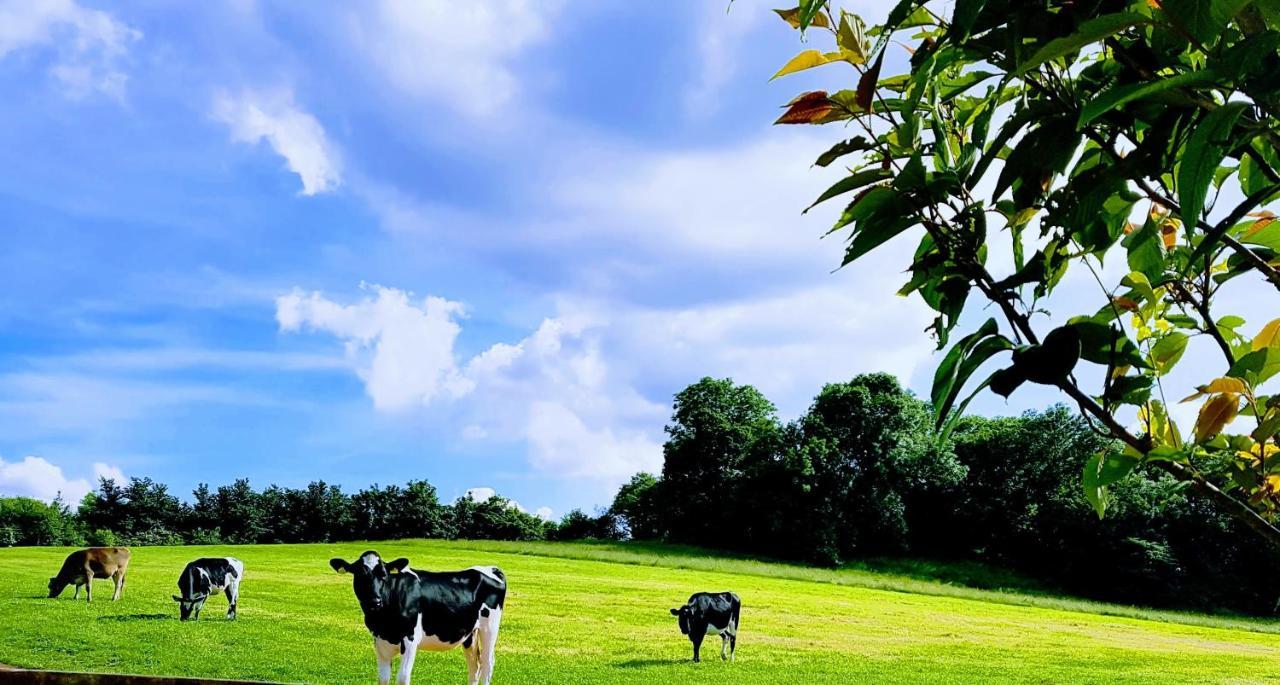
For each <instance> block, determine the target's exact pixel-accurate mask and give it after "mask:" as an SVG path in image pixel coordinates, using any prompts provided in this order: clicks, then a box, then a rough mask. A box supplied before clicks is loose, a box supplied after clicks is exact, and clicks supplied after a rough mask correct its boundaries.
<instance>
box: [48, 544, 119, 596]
mask: <svg viewBox="0 0 1280 685" xmlns="http://www.w3.org/2000/svg"><path fill="white" fill-rule="evenodd" d="M128 570H129V549H128V548H127V547H90V548H89V549H81V550H76V551H74V552H72V553H71V554H68V555H67V558H66V559H65V560H64V561H63V562H62V568H61V569H59V570H58V575H56V576H54V577H52V578H50V579H49V597H50V599H52V598H54V597H57V596H58V595H60V594H62V590H63V589H64V588H66V587H67V586H68V585H72V584H74V585H75V586H76V593H75V594H74V595H72V599H76V598H78V597H79V596H80V586H81V585H83V586H84V599H85V601H86V602H92V601H93V579H94V578H101V579H103V580H106V579H107V578H110V579H111V581H112V582H113V583H115V586H116V589H115V592H114V593H113V594H112V595H111V601H113V602H114V601H115V600H117V599H120V595H121V593H123V592H124V574H125V572H127V571H128Z"/></svg>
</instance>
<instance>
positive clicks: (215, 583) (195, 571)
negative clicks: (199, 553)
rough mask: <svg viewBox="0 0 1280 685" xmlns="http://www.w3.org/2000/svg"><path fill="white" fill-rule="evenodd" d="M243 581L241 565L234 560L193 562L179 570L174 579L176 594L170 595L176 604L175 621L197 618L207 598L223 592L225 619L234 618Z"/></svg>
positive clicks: (199, 560)
mask: <svg viewBox="0 0 1280 685" xmlns="http://www.w3.org/2000/svg"><path fill="white" fill-rule="evenodd" d="M241 580H244V563H243V562H241V561H240V560H239V559H236V558H234V557H213V558H204V559H196V560H195V561H193V562H191V563H189V564H187V567H186V568H184V569H182V575H180V576H178V591H179V592H181V593H182V595H181V596H178V595H174V596H173V600H174V601H175V602H177V603H178V611H179V618H181V619H182V620H183V621H185V620H187V619H190V618H200V610H201V609H203V608H204V603H205V600H207V599H209V595H216V594H218V593H219V592H226V593H227V604H228V606H227V618H229V619H234V618H235V617H236V604H238V603H239V601H240V581H241Z"/></svg>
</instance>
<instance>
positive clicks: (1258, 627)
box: [0, 541, 1280, 685]
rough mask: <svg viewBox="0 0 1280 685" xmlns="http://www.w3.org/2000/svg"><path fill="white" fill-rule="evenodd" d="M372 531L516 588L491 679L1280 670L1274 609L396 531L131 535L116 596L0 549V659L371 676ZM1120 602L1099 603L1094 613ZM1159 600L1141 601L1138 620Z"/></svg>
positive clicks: (1012, 676)
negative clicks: (209, 561) (198, 589)
mask: <svg viewBox="0 0 1280 685" xmlns="http://www.w3.org/2000/svg"><path fill="white" fill-rule="evenodd" d="M368 547H372V548H376V549H378V550H380V551H381V552H382V553H383V555H384V556H386V557H388V558H391V557H395V556H407V557H409V558H410V559H411V560H412V562H413V564H414V566H416V567H420V568H429V569H452V568H462V567H465V566H470V565H473V564H481V563H484V564H489V563H493V564H497V565H499V566H501V567H502V568H503V569H504V570H505V571H506V573H507V577H508V580H509V582H510V586H511V590H510V593H509V595H508V604H507V611H506V612H505V614H504V616H503V625H502V635H501V637H500V639H499V642H498V663H497V669H496V675H495V682H500V683H544V682H556V683H664V682H671V683H682V684H684V683H733V684H734V685H738V684H749V683H782V682H819V683H839V682H875V683H947V682H954V683H975V682H983V683H992V682H1008V683H1059V682H1073V683H1144V685H1146V684H1149V683H1172V682H1197V683H1199V682H1204V683H1237V684H1238V683H1262V682H1280V635H1276V634H1273V633H1274V632H1276V630H1277V625H1276V623H1274V622H1265V621H1250V620H1247V619H1236V618H1221V617H1206V616H1196V615H1192V614H1177V613H1168V612H1148V611H1143V610H1139V609H1132V608H1126V607H1116V606H1110V605H1103V604H1097V603H1089V602H1076V601H1073V600H1065V599H1058V598H1053V597H1048V596H1043V595H1038V594H1033V593H1027V592H993V591H988V590H978V589H972V588H967V587H960V586H956V585H951V584H946V583H940V582H934V581H930V580H926V579H922V578H921V577H920V576H921V575H927V573H928V570H927V569H925V570H921V569H917V568H909V569H906V573H879V572H875V571H872V570H868V569H864V568H854V569H842V570H822V569H811V568H805V567H800V566H791V565H782V564H769V563H766V562H761V561H754V560H750V559H744V558H728V557H712V556H708V555H706V554H705V553H702V552H700V551H698V550H689V549H680V548H664V547H655V546H634V545H579V544H532V543H489V542H484V543H482V542H453V543H451V542H439V541H399V542H385V543H376V544H364V543H351V544H340V545H296V546H292V545H281V546H241V547H176V548H135V549H134V555H133V562H132V566H131V568H130V573H129V583H128V585H127V587H126V589H125V596H124V599H123V600H122V601H120V602H116V603H112V602H109V601H102V598H104V597H108V596H109V591H108V588H109V584H107V583H103V584H100V585H98V586H97V596H98V599H97V600H95V602H94V604H93V605H92V606H86V605H85V603H84V602H83V598H82V601H79V602H73V601H71V600H70V599H69V597H70V594H69V593H68V594H66V595H64V597H63V598H62V599H59V600H49V599H45V598H44V595H45V594H46V593H45V592H44V589H45V582H46V580H47V578H48V576H49V575H51V574H52V572H53V571H54V570H56V569H57V567H58V565H59V564H60V563H61V560H62V558H63V556H64V555H65V554H66V551H67V550H59V549H5V550H0V569H3V573H0V662H3V663H8V664H12V665H16V666H23V667H33V668H49V669H60V670H86V671H119V672H136V673H151V674H166V675H188V676H206V677H224V678H246V679H261V680H276V681H285V682H307V683H350V682H371V681H373V680H374V660H373V649H372V647H371V644H370V642H371V640H370V638H369V635H368V633H367V632H366V631H365V630H364V627H363V625H362V624H361V621H360V612H359V609H358V608H357V606H356V603H355V598H354V597H353V596H352V594H351V587H350V580H349V578H348V577H345V576H339V575H337V574H335V573H333V572H332V571H331V570H330V569H329V567H328V564H327V560H328V559H329V558H330V557H332V556H345V557H347V558H351V557H354V556H356V555H357V554H359V553H360V552H361V551H363V550H364V549H366V548H368ZM222 554H234V555H235V556H237V557H239V558H240V559H242V560H244V562H245V566H246V579H245V583H244V586H243V589H242V597H241V606H240V618H239V620H237V621H235V622H234V623H232V622H227V621H226V620H224V619H223V618H222V613H223V611H224V610H225V604H223V600H222V598H221V597H215V598H212V599H211V600H210V602H209V604H208V605H207V606H206V608H205V613H204V618H203V619H201V620H200V621H198V622H192V623H180V622H179V621H178V620H177V607H176V606H175V603H174V602H173V601H172V600H171V599H169V595H170V594H172V592H173V591H174V589H175V587H174V583H175V581H176V579H177V575H178V572H179V571H180V570H181V568H182V566H183V564H185V562H186V561H188V560H190V559H192V558H194V557H197V556H202V555H222ZM721 589H732V590H734V591H736V592H738V593H739V594H740V595H741V596H742V598H743V607H744V608H743V612H742V627H741V633H740V639H739V641H738V661H737V663H734V664H725V663H721V662H720V661H719V660H718V659H715V658H714V656H715V654H716V653H718V645H716V644H714V643H713V642H708V643H707V646H708V647H711V649H709V650H708V653H707V656H710V657H713V658H710V659H708V660H707V661H704V662H703V663H701V664H693V663H689V661H688V659H689V656H690V648H689V643H688V641H687V640H686V639H685V638H684V637H683V636H682V635H680V634H679V631H678V630H677V628H676V625H675V619H673V618H672V617H671V616H670V615H669V614H668V613H667V609H668V608H670V607H673V606H676V605H678V604H680V603H682V602H683V600H684V599H685V598H686V597H687V596H688V594H689V593H690V592H692V591H695V590H721ZM1121 613H1122V614H1126V615H1123V616H1120V615H1107V614H1121ZM1153 619H1154V620H1153ZM464 676H465V662H464V660H463V657H462V654H460V653H458V652H446V653H440V654H437V653H424V654H422V655H420V656H419V659H418V663H417V667H416V669H415V681H416V682H420V683H430V682H461V681H462V680H463V679H464Z"/></svg>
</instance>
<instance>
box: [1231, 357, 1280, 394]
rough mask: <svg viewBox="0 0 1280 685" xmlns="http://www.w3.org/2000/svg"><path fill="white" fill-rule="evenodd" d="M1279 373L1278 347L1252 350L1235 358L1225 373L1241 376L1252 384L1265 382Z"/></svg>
mask: <svg viewBox="0 0 1280 685" xmlns="http://www.w3.org/2000/svg"><path fill="white" fill-rule="evenodd" d="M1277 373H1280V347H1264V348H1262V349H1260V350H1254V351H1252V352H1250V353H1249V354H1246V355H1244V356H1243V357H1241V358H1239V359H1237V360H1236V363H1235V364H1232V365H1231V370H1229V371H1227V375H1228V376H1231V377H1232V378H1241V379H1244V380H1246V381H1249V383H1250V384H1251V385H1253V386H1255V387H1256V386H1258V385H1261V384H1263V383H1265V382H1266V381H1267V380H1269V379H1270V378H1271V377H1272V376H1274V375H1276V374H1277Z"/></svg>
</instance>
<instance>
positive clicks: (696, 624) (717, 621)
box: [671, 592, 742, 661]
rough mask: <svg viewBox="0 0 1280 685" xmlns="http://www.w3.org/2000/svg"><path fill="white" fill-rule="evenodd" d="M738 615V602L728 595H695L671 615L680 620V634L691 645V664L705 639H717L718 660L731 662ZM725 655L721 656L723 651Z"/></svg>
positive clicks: (728, 593)
mask: <svg viewBox="0 0 1280 685" xmlns="http://www.w3.org/2000/svg"><path fill="white" fill-rule="evenodd" d="M741 612H742V600H740V599H738V595H736V594H734V593H732V592H716V593H711V592H698V593H694V595H693V596H691V597H690V598H689V602H688V603H687V604H685V605H684V606H682V607H680V608H678V609H672V610H671V615H672V616H675V617H677V618H679V619H680V632H682V633H684V634H685V635H688V636H689V641H690V642H692V643H693V660H694V661H701V659H700V658H698V650H699V649H701V648H702V639H703V638H704V637H706V636H708V635H719V636H720V658H721V659H728V660H730V661H733V655H734V653H735V652H737V650H738V615H739V614H740V613H741ZM726 650H727V651H728V655H727V656H726V655H725V651H726Z"/></svg>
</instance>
